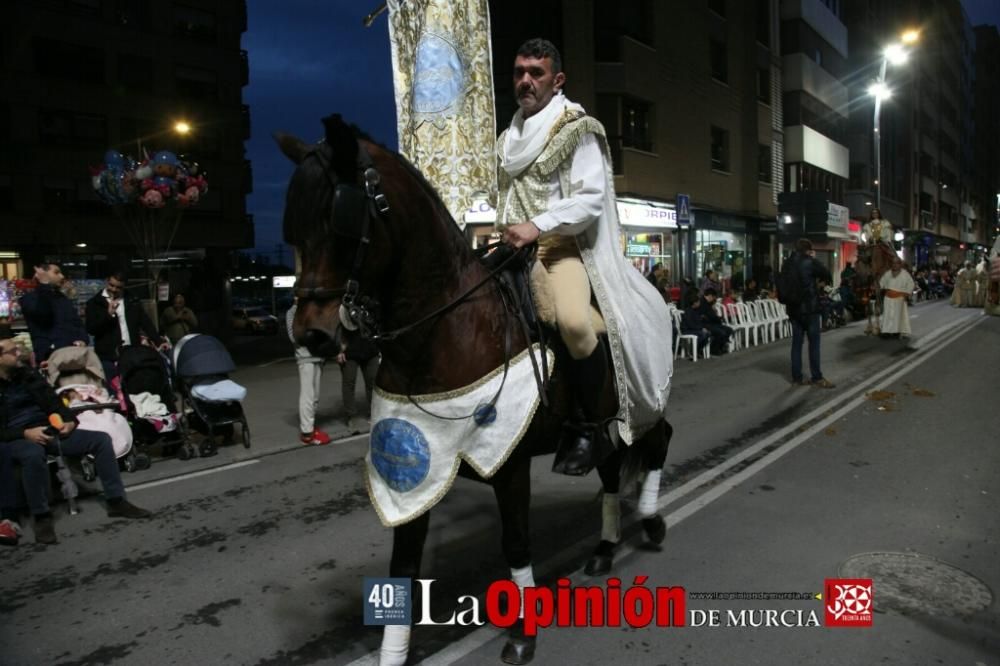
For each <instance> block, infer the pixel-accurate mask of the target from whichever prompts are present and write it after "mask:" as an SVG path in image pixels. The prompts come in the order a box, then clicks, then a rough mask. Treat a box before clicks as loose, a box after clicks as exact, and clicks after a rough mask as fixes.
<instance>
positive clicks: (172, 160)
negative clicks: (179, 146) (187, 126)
mask: <svg viewBox="0 0 1000 666" xmlns="http://www.w3.org/2000/svg"><path fill="white" fill-rule="evenodd" d="M152 164H153V166H156V165H157V164H169V165H171V166H177V156H176V155H174V154H173V153H172V152H170V151H169V150H161V151H159V152H158V153H156V154H155V155H153V160H152Z"/></svg>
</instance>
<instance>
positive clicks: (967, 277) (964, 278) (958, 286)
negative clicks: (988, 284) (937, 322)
mask: <svg viewBox="0 0 1000 666" xmlns="http://www.w3.org/2000/svg"><path fill="white" fill-rule="evenodd" d="M955 290H956V291H958V292H959V294H958V307H960V308H971V307H972V306H973V303H975V300H976V269H975V268H973V267H972V263H971V262H970V263H966V264H965V268H963V269H962V270H960V271H959V272H958V274H957V275H956V276H955Z"/></svg>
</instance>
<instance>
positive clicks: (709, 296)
mask: <svg viewBox="0 0 1000 666" xmlns="http://www.w3.org/2000/svg"><path fill="white" fill-rule="evenodd" d="M718 296H719V295H718V293H716V291H715V289H713V288H712V287H708V288H707V289H705V293H704V294H702V296H701V305H700V306H699V308H698V311H699V313H700V314H701V323H702V326H703V327H704V329H705V330H706V331H708V334H709V336H710V337H711V345H712V353H713V354H716V355H719V356H721V355H722V354H725V353H726V352H727V351H729V339H730V338H731V337H732V336H733V329H731V328H730V327H728V326H726V324H725V323H724V322H723V321H722V317H720V316H719V315H718V313H717V312H716V311H715V299H716V298H718Z"/></svg>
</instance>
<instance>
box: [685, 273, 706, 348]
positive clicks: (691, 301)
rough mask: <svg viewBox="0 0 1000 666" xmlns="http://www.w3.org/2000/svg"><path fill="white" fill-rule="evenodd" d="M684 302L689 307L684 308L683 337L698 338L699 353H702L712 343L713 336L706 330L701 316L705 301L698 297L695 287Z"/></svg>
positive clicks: (686, 295) (688, 292)
mask: <svg viewBox="0 0 1000 666" xmlns="http://www.w3.org/2000/svg"><path fill="white" fill-rule="evenodd" d="M684 300H685V301H686V303H687V305H686V307H685V308H684V315H683V317H681V335H696V336H698V351H702V350H703V349H705V347H706V346H708V344H709V343H711V341H712V335H711V334H710V333H709V332H708V329H707V328H705V323H704V321H703V320H702V316H701V314H702V312H701V311H702V307H703V306H704V301H702V300H701V298H700V297H699V296H698V290H697V289H695V288H693V287H692V288H691V289H688V291H687V293H686V294H685V295H684Z"/></svg>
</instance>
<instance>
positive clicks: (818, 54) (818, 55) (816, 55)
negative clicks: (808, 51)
mask: <svg viewBox="0 0 1000 666" xmlns="http://www.w3.org/2000/svg"><path fill="white" fill-rule="evenodd" d="M813 60H815V61H816V64H817V65H819V66H820V67H822V66H823V52H822V51H820V50H819V49H815V50H814V51H813Z"/></svg>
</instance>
